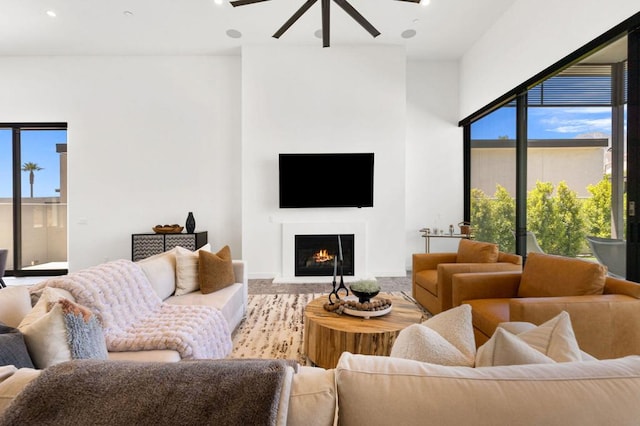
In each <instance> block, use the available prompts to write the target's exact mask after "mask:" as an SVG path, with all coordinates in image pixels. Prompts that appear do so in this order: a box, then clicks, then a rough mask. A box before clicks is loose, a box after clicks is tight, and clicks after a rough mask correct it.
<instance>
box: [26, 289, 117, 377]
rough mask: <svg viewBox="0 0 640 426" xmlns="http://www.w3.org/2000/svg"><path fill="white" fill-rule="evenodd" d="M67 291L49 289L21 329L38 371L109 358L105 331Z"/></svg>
mask: <svg viewBox="0 0 640 426" xmlns="http://www.w3.org/2000/svg"><path fill="white" fill-rule="evenodd" d="M67 295H69V296H70V293H69V292H67V291H66V290H62V289H58V288H53V287H46V288H45V289H44V291H43V292H42V296H40V299H39V300H38V303H36V305H35V306H34V307H33V309H32V311H31V312H30V313H29V314H28V315H27V316H26V317H25V318H24V319H23V320H22V322H21V323H20V325H19V326H18V329H19V330H20V332H22V334H23V335H24V340H25V343H26V344H27V349H28V350H29V355H30V356H31V359H32V360H33V364H34V365H35V367H36V368H40V369H42V368H46V367H49V366H51V365H54V364H58V363H60V362H64V361H70V360H72V359H80V358H99V359H106V358H107V347H106V342H105V340H104V335H103V333H102V328H101V327H100V324H99V323H98V321H97V318H96V317H95V315H93V314H92V313H91V312H90V311H89V310H88V309H87V308H84V307H82V306H80V305H77V304H75V303H74V302H73V297H70V298H67ZM61 301H64V302H61Z"/></svg>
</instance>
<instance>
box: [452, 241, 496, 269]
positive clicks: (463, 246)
mask: <svg viewBox="0 0 640 426" xmlns="http://www.w3.org/2000/svg"><path fill="white" fill-rule="evenodd" d="M497 261H498V246H497V244H492V243H483V242H481V241H473V240H467V239H461V240H460V244H459V245H458V256H457V257H456V262H458V263H495V262H497Z"/></svg>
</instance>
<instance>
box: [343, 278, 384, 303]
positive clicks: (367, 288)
mask: <svg viewBox="0 0 640 426" xmlns="http://www.w3.org/2000/svg"><path fill="white" fill-rule="evenodd" d="M350 288H351V293H353V295H354V296H356V297H357V298H358V301H359V302H360V303H365V302H368V301H369V300H371V299H372V298H374V297H376V296H377V295H378V293H380V286H379V285H378V283H377V282H376V280H360V281H356V282H354V283H353V284H351V286H350Z"/></svg>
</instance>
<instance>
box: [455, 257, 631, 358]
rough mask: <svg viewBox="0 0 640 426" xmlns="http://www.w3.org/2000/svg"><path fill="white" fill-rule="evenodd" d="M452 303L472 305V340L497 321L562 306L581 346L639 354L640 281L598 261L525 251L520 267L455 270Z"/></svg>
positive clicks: (594, 351) (541, 315)
mask: <svg viewBox="0 0 640 426" xmlns="http://www.w3.org/2000/svg"><path fill="white" fill-rule="evenodd" d="M452 297H453V306H459V305H460V304H462V303H467V304H469V305H471V309H472V317H473V328H474V334H475V339H476V345H477V346H480V345H482V344H484V343H485V342H486V341H487V340H488V339H489V338H490V337H491V336H492V335H493V333H494V331H495V329H496V327H497V326H498V324H499V323H501V322H507V321H526V322H530V323H533V324H536V325H540V324H542V323H543V322H545V321H547V320H549V319H551V318H553V317H554V316H556V315H558V314H559V313H560V312H562V311H567V312H568V313H569V316H570V318H571V323H572V325H573V330H574V333H575V335H576V339H577V341H578V344H579V345H580V348H581V349H582V350H583V351H585V352H587V353H589V354H591V355H593V356H594V357H596V358H599V359H605V358H618V357H622V356H626V355H631V354H640V284H638V283H635V282H631V281H627V280H623V279H619V278H614V277H610V276H607V275H606V269H605V268H604V267H603V266H602V265H598V264H596V263H592V262H587V261H584V260H579V259H572V258H566V257H560V256H552V255H545V254H537V253H530V254H529V255H528V257H527V263H526V265H525V267H524V270H523V272H500V273H469V274H458V275H455V276H454V277H453V280H452Z"/></svg>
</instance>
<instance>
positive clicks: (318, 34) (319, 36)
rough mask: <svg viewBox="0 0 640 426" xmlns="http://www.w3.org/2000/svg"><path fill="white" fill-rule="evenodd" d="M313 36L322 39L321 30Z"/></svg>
mask: <svg viewBox="0 0 640 426" xmlns="http://www.w3.org/2000/svg"><path fill="white" fill-rule="evenodd" d="M313 35H314V36H316V38H322V30H316V31H315V32H314V33H313Z"/></svg>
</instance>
